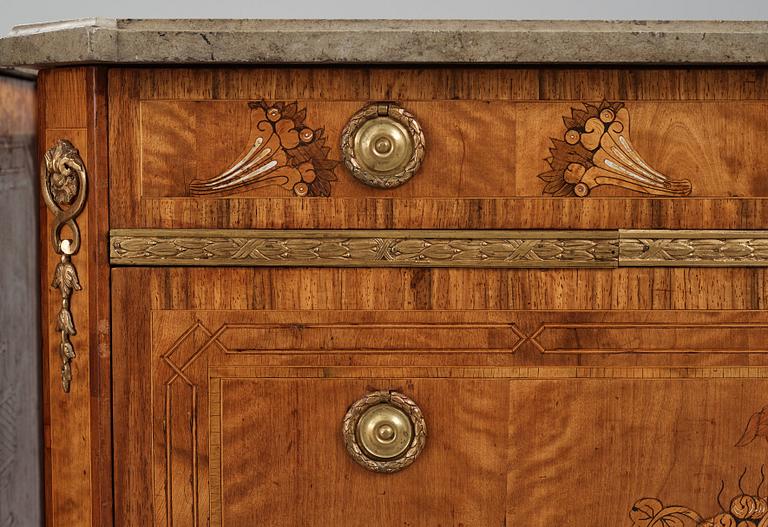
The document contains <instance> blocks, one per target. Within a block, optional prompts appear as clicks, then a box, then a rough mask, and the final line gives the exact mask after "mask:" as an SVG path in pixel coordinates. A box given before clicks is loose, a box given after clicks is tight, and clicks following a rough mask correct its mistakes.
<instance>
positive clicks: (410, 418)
mask: <svg viewBox="0 0 768 527" xmlns="http://www.w3.org/2000/svg"><path fill="white" fill-rule="evenodd" d="M342 432H343V434H344V444H345V445H346V447H347V452H349V455H350V456H352V459H354V460H355V461H356V462H357V463H359V464H360V465H362V466H363V467H365V468H367V469H368V470H371V471H373V472H383V473H391V472H397V471H398V470H402V469H404V468H405V467H407V466H408V465H410V464H411V463H413V462H414V461H415V460H416V458H417V457H418V456H419V454H421V451H422V450H423V449H424V444H425V443H426V440H427V427H426V425H425V423H424V416H423V415H422V413H421V409H420V408H419V407H418V406H417V405H416V403H415V402H413V401H412V400H411V399H409V398H408V397H406V396H405V395H403V394H401V393H398V392H390V391H378V392H371V393H369V394H368V395H366V396H365V397H363V398H362V399H360V400H358V401H356V402H355V403H354V404H353V405H352V406H350V407H349V410H348V411H347V414H346V415H345V416H344V422H343V427H342Z"/></svg>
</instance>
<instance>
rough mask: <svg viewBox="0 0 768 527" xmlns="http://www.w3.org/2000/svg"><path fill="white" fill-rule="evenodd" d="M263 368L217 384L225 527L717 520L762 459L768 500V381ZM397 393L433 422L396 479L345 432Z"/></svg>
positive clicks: (181, 466)
mask: <svg viewBox="0 0 768 527" xmlns="http://www.w3.org/2000/svg"><path fill="white" fill-rule="evenodd" d="M222 373H224V372H222ZM294 373H298V372H294ZM573 373H576V372H573ZM584 373H585V374H586V372H584ZM595 373H596V372H595ZM657 373H658V375H660V376H661V375H663V372H661V371H660V372H657ZM265 374H267V373H266V372H265ZM247 375H248V374H247V373H244V374H243V375H242V376H232V377H222V378H218V377H217V378H212V379H211V385H210V388H209V392H210V407H209V410H208V412H209V415H208V416H207V419H204V420H203V421H204V423H203V424H204V425H207V428H208V429H209V430H210V436H209V437H208V438H207V442H208V445H207V448H205V447H204V446H203V445H200V448H202V449H204V450H206V451H207V454H208V463H209V467H208V470H207V471H205V472H207V473H205V472H202V473H201V474H200V476H203V477H204V479H207V481H200V488H199V489H198V491H199V492H201V494H200V495H199V496H198V499H199V502H200V503H201V504H202V503H204V502H207V501H208V500H210V509H209V511H202V510H201V511H200V513H201V514H203V515H205V514H208V513H209V514H210V515H211V525H222V524H226V525H229V526H243V527H245V526H251V525H254V519H258V524H259V525H275V526H295V525H318V526H320V525H345V526H360V527H363V526H369V525H371V524H374V525H388V526H389V525H392V526H395V525H402V526H411V525H413V526H438V525H441V526H450V525H466V526H470V525H472V526H504V525H514V524H517V523H522V524H525V525H534V526H550V525H572V526H579V527H581V526H583V527H587V526H595V525H625V524H629V523H630V520H629V516H630V515H632V518H633V519H634V520H636V522H635V523H636V525H651V522H650V520H651V518H652V517H653V515H656V514H658V512H661V509H659V510H658V511H653V506H654V502H653V501H648V500H642V498H658V499H659V500H660V503H664V504H685V505H686V506H687V507H688V508H690V510H691V514H693V511H694V510H697V511H701V514H702V515H708V516H713V515H714V514H715V513H717V512H720V510H719V506H718V504H717V499H716V498H717V494H718V491H719V489H720V484H721V481H720V480H723V481H724V483H725V485H726V490H725V491H724V493H723V496H722V500H723V501H725V502H726V503H728V502H729V501H730V498H732V497H735V496H737V495H739V494H741V493H742V492H741V491H740V490H739V489H738V485H739V476H740V475H741V474H742V472H743V471H744V469H745V468H746V469H747V471H746V475H745V476H744V478H743V479H742V480H741V485H742V488H743V489H744V491H745V492H746V493H748V494H753V495H756V494H757V484H758V482H759V478H760V468H761V466H762V463H764V459H765V450H766V447H765V445H764V442H763V441H760V442H756V443H755V444H749V445H744V446H743V447H742V446H734V445H735V444H736V443H737V442H738V441H739V439H740V436H741V435H742V433H743V432H744V427H745V425H746V424H747V422H748V421H749V417H750V415H751V412H752V411H753V410H754V408H750V404H751V405H752V406H754V402H753V401H754V394H755V393H757V392H758V391H759V389H760V387H761V386H764V381H763V380H762V379H751V380H747V381H745V380H743V379H689V380H679V379H661V378H660V379H656V380H643V379H630V378H599V377H596V378H586V379H585V378H560V379H547V378H541V379H515V380H505V379H493V378H485V379H468V378H461V379H448V378H408V379H405V378H399V379H398V378H388V379H382V378H361V379H350V378H341V379H339V378H322V379H292V378H280V379H276V378H258V377H249V376H247ZM598 375H599V374H598ZM544 376H545V377H546V374H545V375H544ZM381 388H387V389H397V390H399V391H401V392H404V393H407V394H408V395H409V396H410V397H412V398H413V400H414V401H415V402H416V403H417V404H418V405H419V406H420V407H421V409H422V411H423V415H424V418H425V421H426V426H427V431H428V438H427V441H426V445H425V448H424V450H423V452H422V454H421V455H419V456H418V458H417V459H416V461H415V462H414V463H413V464H412V465H411V466H409V467H407V468H405V469H403V470H402V471H400V472H397V473H395V474H376V473H373V472H370V471H368V470H366V469H364V468H363V467H361V466H359V465H357V464H356V463H355V462H354V461H352V459H351V458H350V456H349V455H348V453H347V452H346V450H345V448H344V443H343V440H342V434H341V421H342V419H343V417H344V413H345V411H346V409H347V407H348V406H349V404H350V403H351V402H352V401H355V400H356V399H357V398H359V397H360V396H362V395H364V394H366V393H367V392H369V391H370V390H373V389H381ZM206 421H207V422H206ZM179 439H181V438H179ZM205 441H206V440H205V439H203V442H205ZM745 442H746V440H745ZM182 445H183V441H182V442H180V444H179V446H180V447H182ZM189 454H190V453H189V452H188V451H186V452H184V453H183V454H182V452H181V451H179V452H177V453H174V454H172V455H171V460H172V462H173V463H174V464H175V467H176V468H175V469H174V471H173V474H172V475H173V476H174V477H175V478H178V479H177V481H178V483H177V484H176V485H174V487H173V488H172V489H171V494H170V495H171V497H172V498H174V499H175V500H180V502H181V503H182V504H186V505H187V506H186V507H182V508H179V509H178V510H177V511H176V513H175V514H178V516H177V518H178V522H177V523H180V524H188V523H191V522H192V517H191V512H192V511H191V509H190V508H189V506H188V504H187V503H185V500H184V496H188V495H189V493H190V492H191V491H192V489H191V488H190V486H189V482H190V481H192V479H193V478H192V477H191V476H192V474H191V473H190V471H191V470H192V469H193V468H194V466H195V463H194V462H193V461H192V460H191V459H190V458H189ZM158 483H159V484H160V485H161V486H162V483H163V481H159V482H158ZM206 487H207V488H206ZM635 504H637V505H638V506H637V510H635V511H634V512H633V510H632V509H633V506H634V505H635ZM646 508H647V510H648V511H653V512H652V513H651V512H645V510H646ZM742 516H744V514H742ZM671 517H672V516H671ZM671 517H670V518H671ZM644 519H647V520H649V521H647V522H644V521H643V520H644ZM185 520H186V521H185ZM505 522H506V523H505ZM202 524H205V523H204V522H203V523H202ZM661 525H663V523H662V524H661Z"/></svg>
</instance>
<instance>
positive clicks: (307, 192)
mask: <svg viewBox="0 0 768 527" xmlns="http://www.w3.org/2000/svg"><path fill="white" fill-rule="evenodd" d="M248 106H249V108H250V110H251V113H250V121H251V133H250V138H249V140H248V144H247V146H246V148H245V149H244V150H243V152H242V154H241V155H240V157H239V158H238V159H237V161H235V162H234V163H232V164H231V165H230V166H229V168H227V169H226V170H225V171H224V172H222V173H221V174H219V175H217V176H215V177H213V178H211V179H206V180H195V181H192V183H191V184H190V192H191V194H193V195H208V194H231V193H236V192H245V191H248V190H252V189H256V188H261V187H266V186H271V185H275V186H280V187H283V188H284V189H286V190H289V191H291V192H293V194H295V195H296V196H329V195H330V194H331V182H332V181H335V180H336V179H337V178H336V174H335V173H334V170H335V169H336V167H337V166H338V165H339V161H337V160H334V159H329V157H328V155H329V153H330V148H329V147H327V146H326V137H325V131H324V130H323V129H322V128H317V129H313V128H311V127H309V126H308V125H307V124H306V123H305V118H306V114H307V111H306V109H305V108H302V109H299V106H298V104H297V103H296V102H292V103H285V102H275V103H272V104H268V103H267V102H265V101H255V102H250V103H248Z"/></svg>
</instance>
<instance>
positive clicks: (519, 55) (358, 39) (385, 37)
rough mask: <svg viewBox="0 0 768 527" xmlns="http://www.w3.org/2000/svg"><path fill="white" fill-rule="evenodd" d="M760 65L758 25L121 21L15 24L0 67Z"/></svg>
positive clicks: (765, 33) (765, 25) (762, 32)
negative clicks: (162, 65)
mask: <svg viewBox="0 0 768 527" xmlns="http://www.w3.org/2000/svg"><path fill="white" fill-rule="evenodd" d="M99 63H111V64H213V63H220V64H329V63H337V64H404V63H413V64H429V63H435V64H440V63H443V64H445V63H450V64H470V63H478V64H505V63H506V64H766V63H768V22H767V21H762V22H761V21H746V22H737V21H563V20H560V21H493V20H473V21H472V20H138V19H137V20H131V19H102V18H88V19H80V20H71V21H61V22H53V23H46V24H28V25H22V26H17V27H15V28H14V29H13V30H12V31H11V32H10V34H9V35H8V36H6V37H4V38H0V66H6V67H20V66H26V67H47V66H57V65H66V64H99Z"/></svg>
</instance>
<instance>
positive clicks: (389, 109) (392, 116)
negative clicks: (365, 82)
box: [341, 102, 425, 189]
mask: <svg viewBox="0 0 768 527" xmlns="http://www.w3.org/2000/svg"><path fill="white" fill-rule="evenodd" d="M424 148H425V143H424V133H423V132H422V130H421V126H420V125H419V123H418V121H416V118H415V117H414V116H413V115H412V114H411V113H410V112H408V111H407V110H405V109H403V108H401V107H400V106H398V105H397V104H394V103H389V102H377V103H373V104H369V105H368V106H366V107H364V108H362V109H361V110H360V111H358V112H357V113H355V115H353V116H352V118H351V119H350V120H349V122H348V123H347V125H346V126H345V127H344V131H343V132H342V134H341V152H342V155H343V157H344V164H345V165H346V167H347V169H349V171H350V172H351V173H352V175H353V176H354V177H355V178H357V179H358V180H359V181H361V182H363V183H365V184H366V185H368V186H371V187H376V188H384V189H387V188H394V187H398V186H400V185H402V184H403V183H405V182H406V181H408V180H409V179H411V178H412V177H413V175H414V174H415V173H416V171H417V170H418V169H419V167H420V166H421V162H422V160H423V159H424V152H425V150H424Z"/></svg>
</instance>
